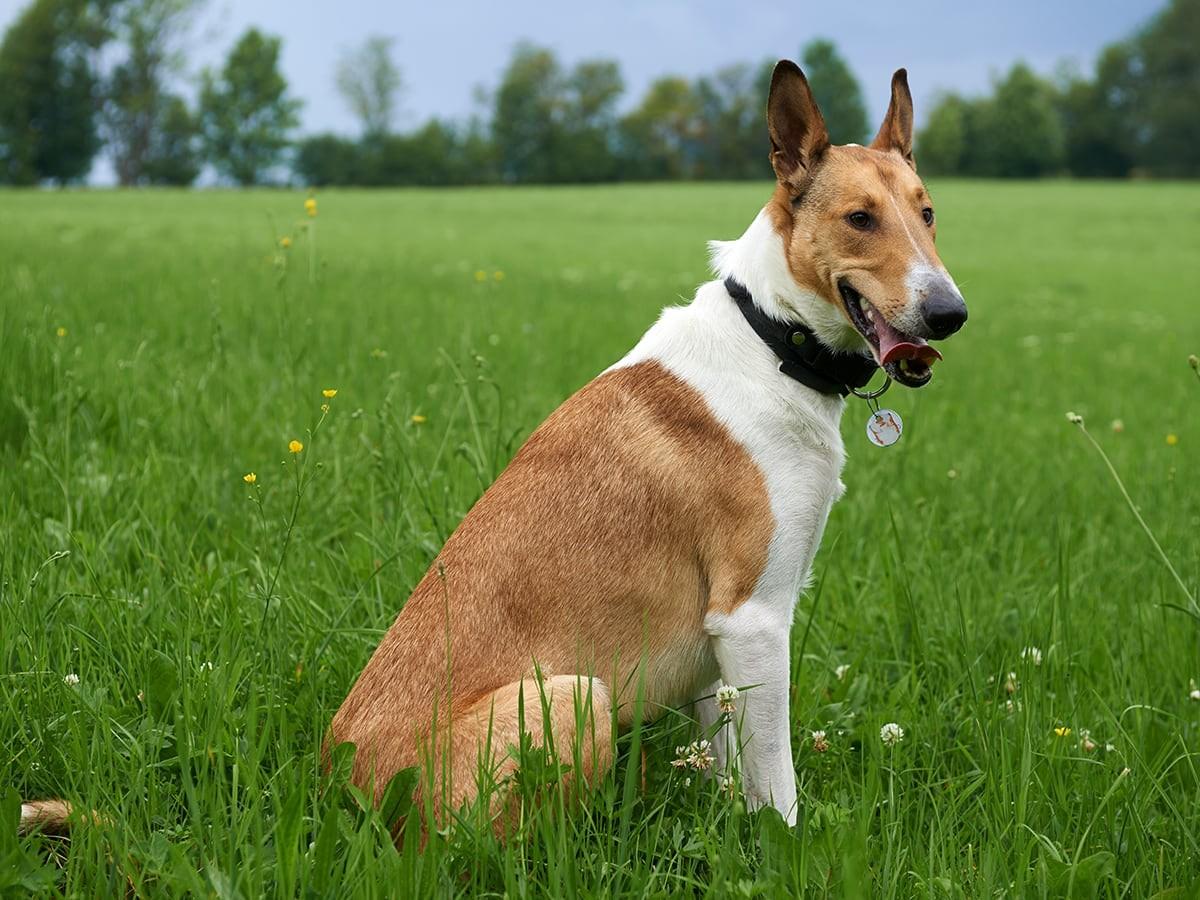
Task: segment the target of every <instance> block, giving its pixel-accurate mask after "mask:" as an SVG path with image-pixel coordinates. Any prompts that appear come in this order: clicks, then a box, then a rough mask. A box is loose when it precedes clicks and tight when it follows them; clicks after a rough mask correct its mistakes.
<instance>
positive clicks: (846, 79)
mask: <svg viewBox="0 0 1200 900" xmlns="http://www.w3.org/2000/svg"><path fill="white" fill-rule="evenodd" d="M801 58H802V59H803V62H804V74H805V76H806V77H807V78H808V84H809V87H811V88H812V92H813V97H815V98H816V101H817V106H819V107H820V108H821V114H822V115H823V116H824V117H825V126H826V128H828V129H829V137H830V139H831V140H833V141H834V143H838V144H845V143H852V144H861V143H865V142H866V141H867V140H868V139H869V137H870V125H869V123H868V122H867V108H866V106H865V105H864V104H863V96H862V88H861V87H859V84H858V80H857V79H856V78H855V77H854V73H853V72H851V71H850V67H849V66H848V65H847V64H846V61H845V60H844V59H842V57H841V54H839V53H838V52H837V47H835V46H834V44H833V42H832V41H828V40H825V39H823V38H818V39H816V40H813V41H810V42H809V43H808V44H806V45H805V47H804V50H803V53H802V57H801Z"/></svg>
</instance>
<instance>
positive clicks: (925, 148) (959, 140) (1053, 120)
mask: <svg viewBox="0 0 1200 900" xmlns="http://www.w3.org/2000/svg"><path fill="white" fill-rule="evenodd" d="M916 160H917V165H918V166H920V167H921V169H922V171H928V172H931V173H935V174H952V175H953V174H964V173H965V174H970V175H983V176H988V177H1001V178H1036V177H1038V176H1042V175H1053V174H1056V173H1058V172H1060V171H1062V169H1063V167H1064V164H1065V137H1064V133H1063V119H1062V117H1061V115H1060V108H1059V96H1058V94H1057V92H1056V91H1055V88H1054V86H1053V85H1052V84H1050V82H1048V81H1046V80H1045V79H1043V78H1039V77H1038V76H1037V75H1036V74H1034V72H1033V71H1032V70H1031V69H1030V68H1029V67H1028V66H1026V65H1025V64H1023V63H1017V64H1016V65H1015V66H1013V67H1012V69H1010V70H1009V72H1008V74H1007V75H1005V76H1004V78H1002V79H1000V80H999V81H998V82H997V83H996V87H995V93H994V95H993V96H991V97H987V98H981V99H964V98H963V97H960V96H958V95H957V94H943V95H942V96H941V97H940V98H939V99H938V100H937V101H936V103H935V105H934V108H933V110H932V111H931V112H930V114H929V120H928V123H927V124H926V126H925V128H923V129H922V130H921V131H920V133H919V134H918V135H917V147H916Z"/></svg>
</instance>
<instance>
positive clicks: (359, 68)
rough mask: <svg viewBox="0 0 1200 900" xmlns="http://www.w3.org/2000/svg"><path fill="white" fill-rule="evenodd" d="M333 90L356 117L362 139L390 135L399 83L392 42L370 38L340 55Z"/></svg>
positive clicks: (400, 81)
mask: <svg viewBox="0 0 1200 900" xmlns="http://www.w3.org/2000/svg"><path fill="white" fill-rule="evenodd" d="M335 81H336V84H337V89H338V91H339V92H340V93H341V95H342V97H343V98H344V99H345V101H346V103H347V104H348V105H349V106H350V109H351V110H353V112H354V114H355V115H356V116H358V118H359V121H360V122H361V123H362V133H363V135H365V136H377V135H383V134H387V133H388V132H389V131H391V127H392V116H393V115H394V113H395V111H396V96H397V94H398V93H399V91H400V86H401V83H402V80H401V77H400V70H399V69H398V68H397V67H396V64H395V63H394V62H392V39H391V38H386V37H378V36H376V37H370V38H367V40H366V41H365V42H364V43H363V45H362V46H361V47H360V48H358V49H357V50H353V51H350V52H347V53H344V54H343V55H342V58H341V60H340V61H339V62H338V65H337V74H336V78H335Z"/></svg>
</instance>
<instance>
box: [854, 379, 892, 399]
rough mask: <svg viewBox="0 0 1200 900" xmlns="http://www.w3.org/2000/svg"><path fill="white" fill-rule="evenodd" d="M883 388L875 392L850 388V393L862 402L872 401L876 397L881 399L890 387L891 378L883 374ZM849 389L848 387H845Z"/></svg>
mask: <svg viewBox="0 0 1200 900" xmlns="http://www.w3.org/2000/svg"><path fill="white" fill-rule="evenodd" d="M883 377H884V379H885V380H884V382H883V387H881V388H880V389H879V390H877V391H860V390H858V389H857V388H850V393H852V394H853V395H854V396H855V397H858V398H860V399H862V400H868V401H870V400H874V399H875V398H876V397H882V396H883V395H884V394H886V393H887V389H888V388H890V387H891V386H892V376H890V375H888V374H886V373H884V376H883ZM847 387H849V385H847Z"/></svg>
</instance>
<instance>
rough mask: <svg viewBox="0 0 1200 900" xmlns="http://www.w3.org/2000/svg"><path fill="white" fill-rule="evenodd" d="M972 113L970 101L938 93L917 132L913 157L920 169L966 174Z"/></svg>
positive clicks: (956, 95) (946, 173)
mask: <svg viewBox="0 0 1200 900" xmlns="http://www.w3.org/2000/svg"><path fill="white" fill-rule="evenodd" d="M973 116H974V110H973V108H972V104H971V102H970V101H969V100H965V99H963V98H962V97H960V96H959V95H958V94H942V95H941V96H940V97H938V98H937V100H935V101H934V105H933V109H932V110H931V111H930V113H929V120H928V121H927V122H926V123H925V127H924V128H923V129H922V130H921V132H920V133H919V134H918V135H917V147H916V153H915V157H916V161H917V165H918V166H920V167H921V171H922V172H930V173H933V174H936V175H962V174H966V173H967V171H968V169H969V159H970V153H971V144H972V141H973V140H974V138H975V135H974V133H973V127H972V126H973V124H974V123H973V122H972V117H973Z"/></svg>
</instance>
